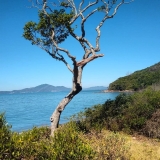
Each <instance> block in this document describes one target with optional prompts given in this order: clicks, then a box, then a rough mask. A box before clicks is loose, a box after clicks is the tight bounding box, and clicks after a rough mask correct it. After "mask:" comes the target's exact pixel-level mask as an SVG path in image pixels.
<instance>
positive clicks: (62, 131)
mask: <svg viewBox="0 0 160 160" xmlns="http://www.w3.org/2000/svg"><path fill="white" fill-rule="evenodd" d="M52 147H53V148H54V156H53V159H55V160H71V159H76V160H87V159H88V160H89V159H93V157H94V154H95V153H94V151H93V150H92V148H91V147H90V145H89V144H88V143H87V142H86V140H85V139H84V137H83V134H82V132H79V130H78V128H77V126H76V123H75V122H72V121H71V122H69V123H67V124H65V125H64V126H62V127H61V128H59V129H58V131H56V133H55V135H54V138H53V145H52Z"/></svg>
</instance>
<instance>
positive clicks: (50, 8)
mask: <svg viewBox="0 0 160 160" xmlns="http://www.w3.org/2000/svg"><path fill="white" fill-rule="evenodd" d="M31 1H32V6H33V7H37V8H38V10H39V11H38V15H39V22H38V23H36V22H32V21H30V22H28V23H26V24H25V26H24V33H23V36H24V38H25V39H27V40H29V41H31V43H32V44H33V45H37V46H38V47H40V48H41V49H43V50H44V51H46V52H47V53H48V54H49V55H50V56H51V57H52V58H54V59H56V60H59V61H60V62H63V63H64V64H65V65H66V66H67V68H68V70H69V71H70V72H71V73H72V75H73V79H72V89H71V91H70V93H69V94H68V95H66V97H64V98H63V99H62V100H61V101H60V103H59V104H58V106H57V107H56V109H55V111H54V112H53V114H52V116H51V118H50V120H51V135H52V136H53V135H54V131H55V130H56V128H57V127H58V125H59V120H60V115H61V113H62V111H63V110H64V109H65V107H66V105H67V104H68V103H69V102H70V101H71V100H72V99H73V97H74V96H75V95H76V94H78V93H79V92H80V91H81V90H82V83H81V79H82V72H83V69H84V67H85V66H86V64H87V63H89V62H91V61H92V60H94V59H96V58H99V57H103V56H104V55H103V54H99V53H98V52H99V51H100V45H99V44H100V37H101V30H100V29H101V27H102V26H103V24H104V22H105V21H106V20H107V19H110V18H113V17H114V16H115V15H116V13H117V11H118V9H119V8H120V6H122V5H123V4H128V3H130V2H132V1H133V0H130V1H129V2H126V1H125V0H94V1H93V2H88V1H87V2H86V1H84V0H81V1H80V2H78V1H74V0H57V1H56V0H52V2H49V1H47V0H31ZM40 7H41V8H40ZM98 12H103V18H102V19H101V20H100V21H99V24H98V25H97V26H96V28H95V29H96V33H97V35H96V37H95V44H96V45H95V46H93V45H92V44H91V42H90V41H89V40H88V39H87V37H86V32H87V31H86V28H85V24H86V22H87V20H88V19H89V18H90V17H91V16H93V15H94V14H97V13H98ZM75 22H76V23H78V22H79V26H80V34H79V35H78V34H76V32H75V30H76V29H75V28H74V24H75ZM93 24H94V23H93ZM68 36H72V37H73V38H74V39H75V41H78V42H79V44H80V45H81V47H82V48H83V50H84V52H83V53H82V55H83V58H82V60H80V61H77V60H76V57H75V56H74V55H72V54H71V53H70V52H69V51H68V50H67V49H65V48H62V47H60V45H59V44H60V43H62V42H64V41H65V40H67V37H68ZM65 56H67V57H68V58H69V59H70V60H71V61H72V63H73V64H72V66H71V65H69V63H68V62H67V60H66V58H65Z"/></svg>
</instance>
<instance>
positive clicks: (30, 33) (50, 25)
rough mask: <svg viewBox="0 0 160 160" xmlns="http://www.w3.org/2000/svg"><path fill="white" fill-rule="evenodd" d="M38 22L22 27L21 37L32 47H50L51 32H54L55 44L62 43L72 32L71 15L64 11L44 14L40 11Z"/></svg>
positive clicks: (28, 23)
mask: <svg viewBox="0 0 160 160" xmlns="http://www.w3.org/2000/svg"><path fill="white" fill-rule="evenodd" d="M38 16H39V22H38V23H35V22H32V21H30V22H27V23H26V24H25V26H24V33H23V37H24V38H25V39H27V40H29V41H31V43H32V44H33V45H41V46H43V47H51V44H52V41H51V36H52V31H54V40H55V41H56V43H61V42H63V41H64V40H65V39H66V38H67V37H68V36H69V32H72V30H73V29H72V28H71V26H70V24H69V21H70V20H71V18H72V17H73V13H66V11H65V10H64V9H60V10H54V11H52V12H51V13H47V14H45V13H44V12H43V11H40V12H39V14H38Z"/></svg>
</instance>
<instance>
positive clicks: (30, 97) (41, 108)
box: [0, 90, 120, 132]
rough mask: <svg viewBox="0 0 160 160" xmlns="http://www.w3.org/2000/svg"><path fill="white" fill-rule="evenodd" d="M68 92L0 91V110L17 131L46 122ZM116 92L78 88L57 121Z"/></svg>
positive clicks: (111, 96)
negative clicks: (22, 92)
mask: <svg viewBox="0 0 160 160" xmlns="http://www.w3.org/2000/svg"><path fill="white" fill-rule="evenodd" d="M67 94H68V92H66V91H65V92H50V93H29V94H27V93H26V94H4V95H0V112H5V116H6V119H7V122H8V123H9V125H12V130H13V131H17V132H21V131H23V130H27V129H31V128H32V127H33V126H42V125H50V116H51V114H52V112H53V111H54V109H55V108H56V106H57V105H58V103H59V102H60V100H61V99H62V98H64V97H65V96H66V95H67ZM119 94H120V93H102V92H100V91H97V90H96V91H82V92H80V93H79V94H78V95H76V96H75V97H74V99H73V100H72V101H71V102H70V103H69V104H68V105H67V106H66V108H65V110H64V111H63V113H62V115H61V120H60V123H61V124H62V123H65V122H67V121H68V119H69V117H70V116H72V115H73V114H76V113H78V112H80V111H83V110H84V109H85V108H88V107H92V106H93V105H97V104H103V103H104V102H105V101H106V100H107V99H114V98H115V97H116V96H117V95H119Z"/></svg>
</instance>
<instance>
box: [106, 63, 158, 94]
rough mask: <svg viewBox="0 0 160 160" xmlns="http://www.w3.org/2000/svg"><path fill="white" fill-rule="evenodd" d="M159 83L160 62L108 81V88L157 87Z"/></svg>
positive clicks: (136, 88) (138, 88) (120, 89)
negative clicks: (110, 81)
mask: <svg viewBox="0 0 160 160" xmlns="http://www.w3.org/2000/svg"><path fill="white" fill-rule="evenodd" d="M159 84H160V62H159V63H156V64H155V65H153V66H150V67H147V68H145V69H142V70H139V71H136V72H134V73H132V74H130V75H127V76H125V77H120V78H118V79H117V80H115V81H114V82H112V83H110V85H109V88H108V90H118V91H123V90H132V91H138V90H141V89H144V88H147V87H148V86H152V87H154V88H157V89H158V88H159V87H158V86H159Z"/></svg>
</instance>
